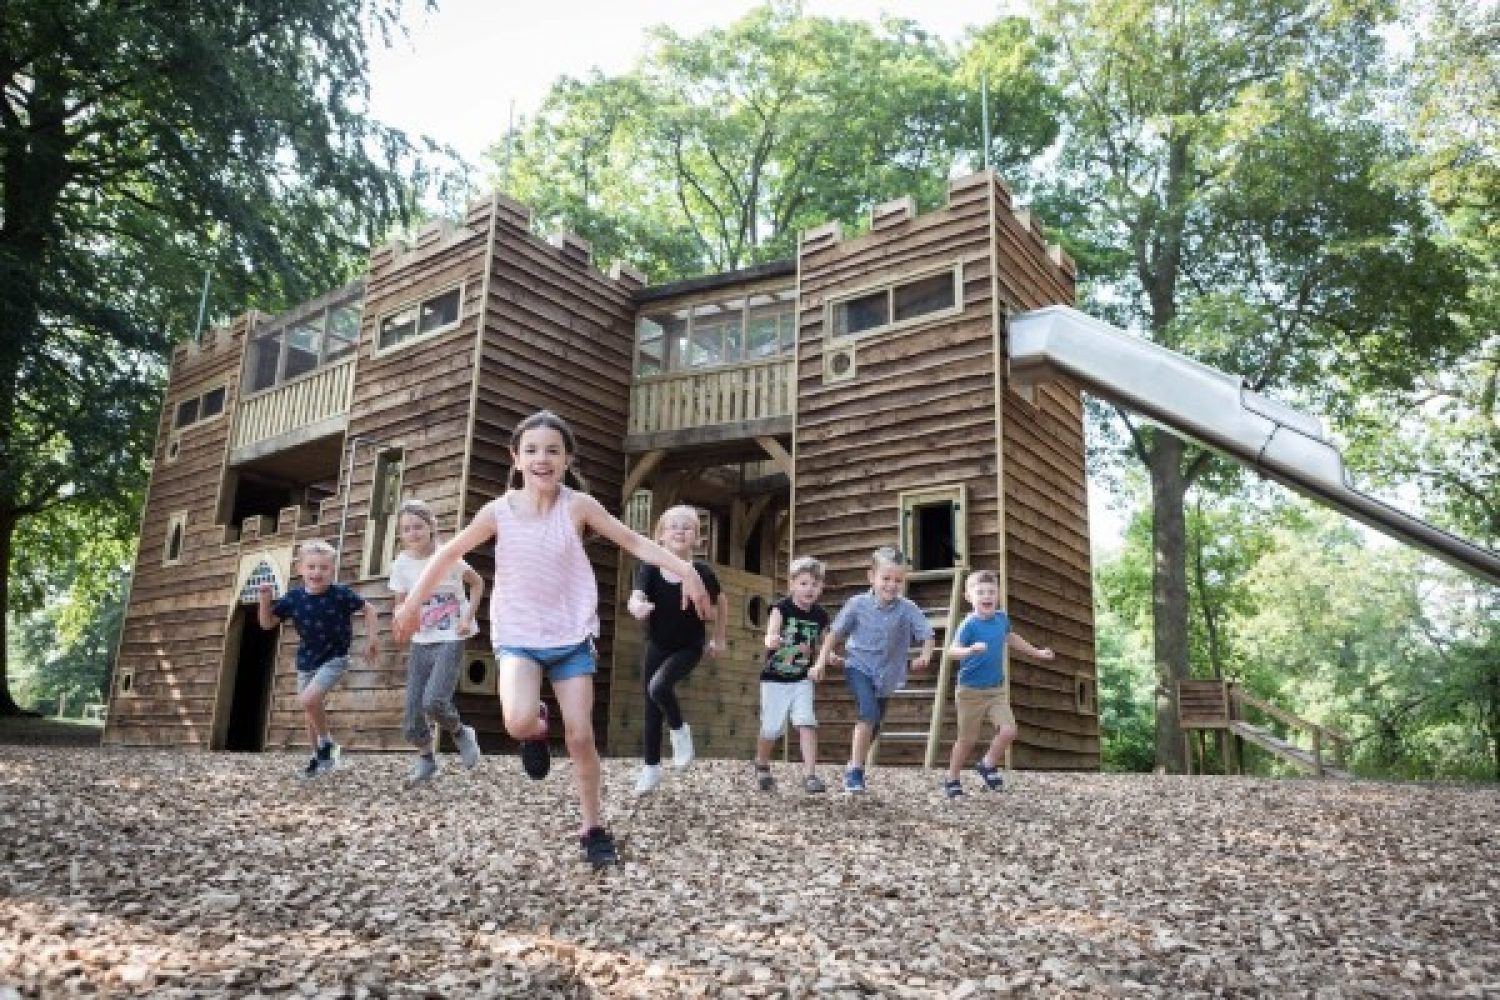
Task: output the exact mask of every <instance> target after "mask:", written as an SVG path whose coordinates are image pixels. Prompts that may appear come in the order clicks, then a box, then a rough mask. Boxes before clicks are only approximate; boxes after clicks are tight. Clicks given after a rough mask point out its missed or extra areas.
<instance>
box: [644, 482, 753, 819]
mask: <svg viewBox="0 0 1500 1000" xmlns="http://www.w3.org/2000/svg"><path fill="white" fill-rule="evenodd" d="M656 541H657V543H658V544H660V545H661V546H662V547H663V548H665V549H666V550H667V551H668V552H670V553H672V554H673V555H675V556H677V557H678V558H679V559H683V560H686V561H691V562H692V565H693V568H694V569H695V570H697V571H698V575H699V576H700V577H702V578H703V585H704V587H706V588H707V590H708V595H709V598H710V599H711V600H712V601H713V602H714V605H715V610H716V612H717V613H716V614H715V615H714V618H713V622H714V634H713V637H712V638H708V636H707V630H706V629H705V627H704V622H703V620H702V619H700V618H699V617H698V616H697V615H696V614H694V613H693V612H691V611H689V612H686V613H684V612H683V611H682V581H681V580H680V579H679V578H678V577H676V576H675V575H673V574H672V573H670V572H668V571H666V570H663V569H660V568H658V567H656V566H652V565H650V564H647V563H643V564H642V565H641V566H640V567H639V568H638V569H637V570H636V574H635V589H634V590H633V591H631V594H630V600H629V602H627V604H626V608H627V609H628V610H629V611H630V613H631V614H632V615H634V616H635V617H636V618H638V619H640V620H641V621H643V622H645V623H646V652H645V656H644V658H643V661H642V665H641V680H642V684H643V687H644V689H645V695H646V717H645V721H644V725H643V726H642V737H643V739H642V742H643V744H644V754H643V756H644V766H643V767H642V768H641V775H640V779H639V780H638V781H637V782H636V785H635V791H636V794H637V795H645V794H646V793H648V792H651V791H654V790H655V789H656V787H657V786H658V785H660V784H661V725H662V722H663V720H665V721H666V723H667V728H668V729H669V730H670V734H671V738H672V766H674V767H678V768H683V767H687V766H688V765H689V764H691V763H692V762H693V733H692V729H691V728H690V727H689V726H688V724H687V722H686V721H684V719H683V717H682V706H680V705H679V704H678V703H677V695H676V692H675V690H674V689H675V688H676V687H677V685H678V684H679V683H681V682H682V681H683V680H684V679H686V677H687V675H688V674H690V673H692V671H693V668H694V667H696V666H697V665H698V661H699V660H701V659H702V658H703V650H704V645H705V639H707V648H708V655H709V656H718V654H719V653H720V652H721V651H723V649H724V632H725V628H726V627H727V624H728V621H729V607H728V603H729V602H728V600H727V598H725V596H724V594H723V592H722V590H721V588H720V587H719V580H718V577H716V576H715V575H714V571H713V569H712V568H711V567H710V566H709V565H708V563H706V562H703V561H702V560H701V559H693V549H694V548H695V547H696V546H697V544H698V512H697V511H696V510H695V509H693V508H692V507H686V506H684V507H673V508H671V509H670V510H668V511H666V512H665V513H664V514H662V516H661V518H660V519H659V520H658V521H657V522H656Z"/></svg>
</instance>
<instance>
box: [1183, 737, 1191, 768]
mask: <svg viewBox="0 0 1500 1000" xmlns="http://www.w3.org/2000/svg"><path fill="white" fill-rule="evenodd" d="M1182 769H1183V771H1184V773H1186V774H1192V773H1193V731H1192V730H1191V729H1185V730H1183V733H1182Z"/></svg>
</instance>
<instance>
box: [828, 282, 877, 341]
mask: <svg viewBox="0 0 1500 1000" xmlns="http://www.w3.org/2000/svg"><path fill="white" fill-rule="evenodd" d="M890 321H891V312H890V296H889V294H888V293H887V292H886V290H885V289H881V290H880V291H878V292H874V293H872V294H870V295H861V296H860V297H859V298H857V299H849V300H848V301H847V302H839V303H837V304H836V305H834V307H833V332H834V333H835V334H836V335H839V336H846V335H848V334H853V333H862V332H864V331H865V330H873V329H875V328H876V327H878V326H886V325H888V324H889V323H890Z"/></svg>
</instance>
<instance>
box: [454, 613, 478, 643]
mask: <svg viewBox="0 0 1500 1000" xmlns="http://www.w3.org/2000/svg"><path fill="white" fill-rule="evenodd" d="M478 631H479V629H478V628H477V627H476V626H475V625H474V612H472V611H470V612H469V613H468V614H466V615H464V616H463V618H462V619H460V620H459V623H458V635H459V638H461V639H467V638H468V637H469V636H471V635H473V634H474V633H475V632H478Z"/></svg>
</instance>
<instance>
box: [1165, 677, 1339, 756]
mask: <svg viewBox="0 0 1500 1000" xmlns="http://www.w3.org/2000/svg"><path fill="white" fill-rule="evenodd" d="M1177 710H1178V717H1179V719H1180V720H1181V722H1182V729H1183V733H1182V739H1183V743H1184V749H1185V750H1186V756H1185V760H1186V762H1187V766H1188V773H1190V774H1191V773H1192V769H1193V741H1192V734H1193V732H1194V731H1196V732H1197V733H1198V734H1199V751H1198V763H1199V767H1198V770H1199V772H1200V773H1201V772H1202V770H1203V757H1204V753H1203V747H1202V738H1203V736H1204V735H1205V734H1206V731H1207V730H1216V731H1217V732H1218V734H1219V748H1220V751H1221V756H1222V757H1223V759H1224V761H1225V769H1226V770H1231V771H1236V772H1239V773H1243V771H1244V768H1243V756H1244V755H1243V753H1242V752H1241V748H1242V746H1243V744H1244V743H1253V744H1254V745H1256V746H1258V747H1260V748H1261V749H1263V750H1265V751H1266V752H1268V753H1270V754H1272V755H1273V756H1275V757H1278V758H1280V759H1282V760H1284V761H1287V762H1288V763H1290V764H1292V765H1293V766H1294V767H1297V768H1299V769H1301V770H1303V771H1305V772H1307V773H1309V774H1312V775H1314V776H1315V777H1319V778H1340V779H1344V780H1348V779H1350V778H1352V777H1353V775H1352V774H1350V773H1349V771H1347V770H1345V769H1344V766H1343V759H1344V747H1345V745H1346V744H1347V743H1348V739H1347V737H1345V736H1344V735H1343V734H1342V733H1338V732H1335V731H1334V730H1332V729H1329V728H1328V727H1327V726H1320V725H1318V724H1317V723H1315V722H1309V721H1308V720H1306V719H1303V718H1301V717H1300V716H1296V715H1293V714H1292V713H1291V712H1288V711H1286V710H1285V709H1283V708H1280V707H1278V706H1276V705H1273V704H1271V703H1270V702H1268V701H1265V700H1264V699H1261V698H1257V697H1256V696H1255V695H1253V694H1251V693H1250V692H1248V691H1246V690H1245V689H1244V688H1243V687H1242V686H1241V685H1239V684H1237V683H1235V682H1233V681H1208V680H1193V681H1182V682H1181V683H1180V684H1179V685H1178V689H1177ZM1247 711H1254V712H1257V713H1260V714H1261V715H1264V716H1268V717H1270V718H1272V719H1276V720H1278V721H1280V722H1282V723H1283V724H1285V725H1286V727H1287V728H1288V729H1289V730H1290V731H1292V732H1294V733H1304V734H1306V735H1307V737H1308V742H1309V744H1310V745H1309V746H1307V747H1303V746H1299V745H1298V744H1296V743H1293V742H1292V741H1291V740H1287V739H1283V738H1282V737H1280V736H1277V735H1276V734H1275V733H1272V732H1271V731H1270V730H1269V729H1268V728H1266V727H1265V726H1263V725H1259V724H1256V723H1253V722H1250V721H1249V720H1248V719H1246V717H1245V716H1246V713H1247ZM1327 749H1331V750H1332V751H1333V757H1332V760H1330V759H1329V758H1328V757H1327V756H1326V754H1325V751H1326V750H1327Z"/></svg>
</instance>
